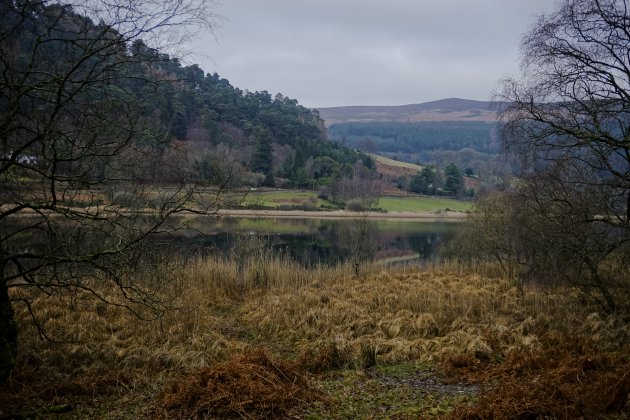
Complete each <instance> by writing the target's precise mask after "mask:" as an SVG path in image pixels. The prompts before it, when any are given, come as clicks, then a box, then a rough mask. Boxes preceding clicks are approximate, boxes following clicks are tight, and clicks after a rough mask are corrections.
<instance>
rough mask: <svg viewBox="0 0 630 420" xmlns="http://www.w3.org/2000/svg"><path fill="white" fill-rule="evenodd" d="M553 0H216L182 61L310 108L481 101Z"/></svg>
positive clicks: (512, 67)
mask: <svg viewBox="0 0 630 420" xmlns="http://www.w3.org/2000/svg"><path fill="white" fill-rule="evenodd" d="M552 5H553V2H552V1H551V0H221V1H219V3H218V4H217V6H216V10H215V11H216V13H217V14H219V15H221V16H222V17H223V22H222V23H221V27H220V28H219V29H218V30H216V31H215V32H216V33H215V36H216V39H215V38H213V37H212V36H211V35H209V34H205V35H202V36H200V37H199V38H198V39H197V40H196V41H194V43H193V44H192V49H193V50H194V51H197V52H198V53H200V55H197V56H194V57H192V58H191V59H190V60H189V61H192V62H196V63H199V64H200V65H201V67H202V68H203V69H204V70H205V71H206V72H209V73H214V72H217V73H219V75H221V76H222V77H224V78H226V79H228V80H229V81H230V82H231V83H232V84H233V85H235V86H236V87H238V88H240V89H243V90H245V89H248V90H250V91H256V90H259V91H260V90H267V91H268V92H270V93H272V94H276V93H278V92H280V93H282V94H283V95H285V96H289V97H291V98H295V99H297V100H298V101H299V102H300V103H301V104H303V105H305V106H307V107H326V106H342V105H404V104H411V103H420V102H427V101H431V100H437V99H443V98H450V97H459V98H465V99H477V100H488V99H489V98H490V94H491V91H492V90H493V89H495V88H496V87H497V83H498V81H499V80H500V79H501V78H502V77H504V76H506V75H509V74H516V73H517V71H518V57H519V55H518V53H519V42H520V39H521V37H522V34H523V33H524V32H525V31H526V30H527V28H528V27H529V26H530V25H531V24H532V23H533V22H534V21H535V18H536V15H538V14H540V13H543V12H545V11H549V10H550V9H551V8H552Z"/></svg>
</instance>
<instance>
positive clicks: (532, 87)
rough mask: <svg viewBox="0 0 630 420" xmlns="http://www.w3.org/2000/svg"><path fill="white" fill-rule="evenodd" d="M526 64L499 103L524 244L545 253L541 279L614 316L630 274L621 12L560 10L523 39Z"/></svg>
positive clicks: (572, 2)
mask: <svg viewBox="0 0 630 420" xmlns="http://www.w3.org/2000/svg"><path fill="white" fill-rule="evenodd" d="M522 57H523V58H522V70H523V72H522V77H520V78H519V79H508V80H506V81H505V82H504V83H503V89H502V92H501V94H499V95H497V99H498V100H500V101H501V102H503V101H505V102H507V105H506V107H505V109H504V110H503V111H502V113H501V119H502V122H503V140H504V146H505V151H506V152H507V154H508V156H510V157H511V158H512V159H513V163H514V166H515V168H516V175H517V176H518V177H519V181H518V182H517V183H515V185H517V187H516V189H517V192H518V194H519V195H520V196H521V198H522V199H523V201H522V203H523V204H522V205H523V210H524V211H525V212H526V213H528V214H531V215H533V216H534V218H533V219H531V220H530V223H529V226H528V230H529V232H530V233H529V234H528V235H526V236H524V237H523V240H527V241H535V242H536V243H537V244H538V245H539V246H541V247H542V246H544V247H545V248H544V252H540V255H539V256H538V257H536V258H543V259H544V260H545V261H547V264H546V269H548V270H551V271H553V270H555V273H565V276H564V277H565V278H567V279H568V280H570V281H571V282H572V283H574V284H578V285H580V286H583V287H585V288H587V289H591V290H595V291H597V292H598V293H599V296H600V297H601V299H602V304H603V305H604V307H605V308H606V309H607V310H610V311H612V310H615V309H616V307H617V305H616V302H615V301H614V298H613V296H612V294H611V293H610V289H611V288H612V287H615V286H616V285H617V280H618V279H619V278H620V277H621V276H624V275H627V274H628V266H627V262H626V263H623V262H622V258H623V257H624V255H625V256H626V257H627V255H628V254H627V252H628V243H629V241H630V14H629V11H628V4H627V2H626V1H623V0H563V1H561V2H560V3H559V4H558V7H557V9H556V10H555V11H554V12H553V13H551V14H548V15H545V16H542V17H540V18H539V20H538V21H537V23H536V24H535V25H534V26H533V28H532V29H531V30H530V31H529V33H528V34H526V36H525V37H524V39H523V41H522ZM530 257H531V256H530ZM530 260H532V258H530ZM540 261H542V260H540ZM612 261H617V263H616V264H615V263H613V262H612ZM611 267H616V269H611Z"/></svg>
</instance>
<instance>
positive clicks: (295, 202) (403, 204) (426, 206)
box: [243, 190, 471, 213]
mask: <svg viewBox="0 0 630 420" xmlns="http://www.w3.org/2000/svg"><path fill="white" fill-rule="evenodd" d="M318 195H319V194H318V193H317V192H314V191H295V190H274V191H253V192H250V193H248V194H247V196H246V198H245V200H244V202H243V205H245V206H262V207H265V208H276V209H280V208H290V207H299V208H303V209H308V208H311V209H313V210H316V209H320V210H323V209H334V208H336V207H338V206H336V205H335V204H334V203H332V202H330V201H328V200H322V199H321V198H319V197H318ZM376 207H378V208H380V209H382V210H384V211H387V212H415V213H418V212H441V211H447V210H451V211H460V212H465V211H469V210H470V209H471V202H470V201H461V200H455V199H450V198H437V197H427V196H419V195H406V196H396V197H394V196H383V197H380V198H379V200H378V203H377V204H376Z"/></svg>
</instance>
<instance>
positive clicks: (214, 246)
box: [170, 219, 455, 266]
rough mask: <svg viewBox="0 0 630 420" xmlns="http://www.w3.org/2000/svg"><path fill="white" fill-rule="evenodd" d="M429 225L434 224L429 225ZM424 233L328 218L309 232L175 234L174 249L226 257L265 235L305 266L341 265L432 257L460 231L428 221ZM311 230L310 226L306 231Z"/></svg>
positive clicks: (276, 247) (278, 252)
mask: <svg viewBox="0 0 630 420" xmlns="http://www.w3.org/2000/svg"><path fill="white" fill-rule="evenodd" d="M426 226H429V229H427V227H426ZM426 226H423V228H422V231H420V232H419V231H417V230H414V229H417V228H415V227H414V226H413V224H410V228H409V229H407V230H405V229H403V230H401V229H400V228H399V229H396V230H395V231H391V230H387V229H386V228H383V227H381V226H379V225H378V224H377V223H376V222H375V221H372V220H366V219H359V220H356V219H355V220H329V221H328V220H327V221H325V222H321V223H319V224H318V225H317V227H316V228H314V229H308V232H306V233H291V234H280V233H279V234H269V233H266V234H252V233H249V232H248V233H238V232H223V233H218V234H214V235H209V236H196V237H191V238H181V237H180V238H174V239H173V242H172V243H171V245H170V249H172V250H173V252H177V253H180V254H186V255H207V254H215V255H223V256H226V257H228V258H230V256H231V255H232V250H233V249H234V246H235V244H236V243H237V242H238V241H239V238H242V237H249V236H252V235H255V236H259V237H261V238H263V239H264V240H265V241H266V242H265V243H267V244H268V246H269V247H270V248H271V249H272V250H273V254H274V255H276V256H287V257H288V258H290V259H291V260H294V261H297V262H299V263H301V264H304V265H305V266H314V265H317V264H326V265H335V264H338V263H342V262H351V263H353V262H355V261H356V262H358V263H361V262H362V261H366V260H367V261H369V260H373V259H374V258H375V256H376V255H381V256H387V255H396V254H398V255H411V254H419V255H420V259H423V260H427V259H431V258H435V257H436V256H437V255H439V252H440V249H441V247H442V246H443V245H444V244H445V243H446V242H448V240H450V238H451V237H452V236H453V234H454V232H455V228H454V227H453V225H442V224H435V225H426ZM305 230H307V229H305Z"/></svg>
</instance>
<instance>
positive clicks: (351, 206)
mask: <svg viewBox="0 0 630 420" xmlns="http://www.w3.org/2000/svg"><path fill="white" fill-rule="evenodd" d="M346 210H350V211H366V210H368V209H367V208H366V207H365V205H364V204H363V202H362V201H361V200H358V199H352V200H348V201H347V202H346Z"/></svg>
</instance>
